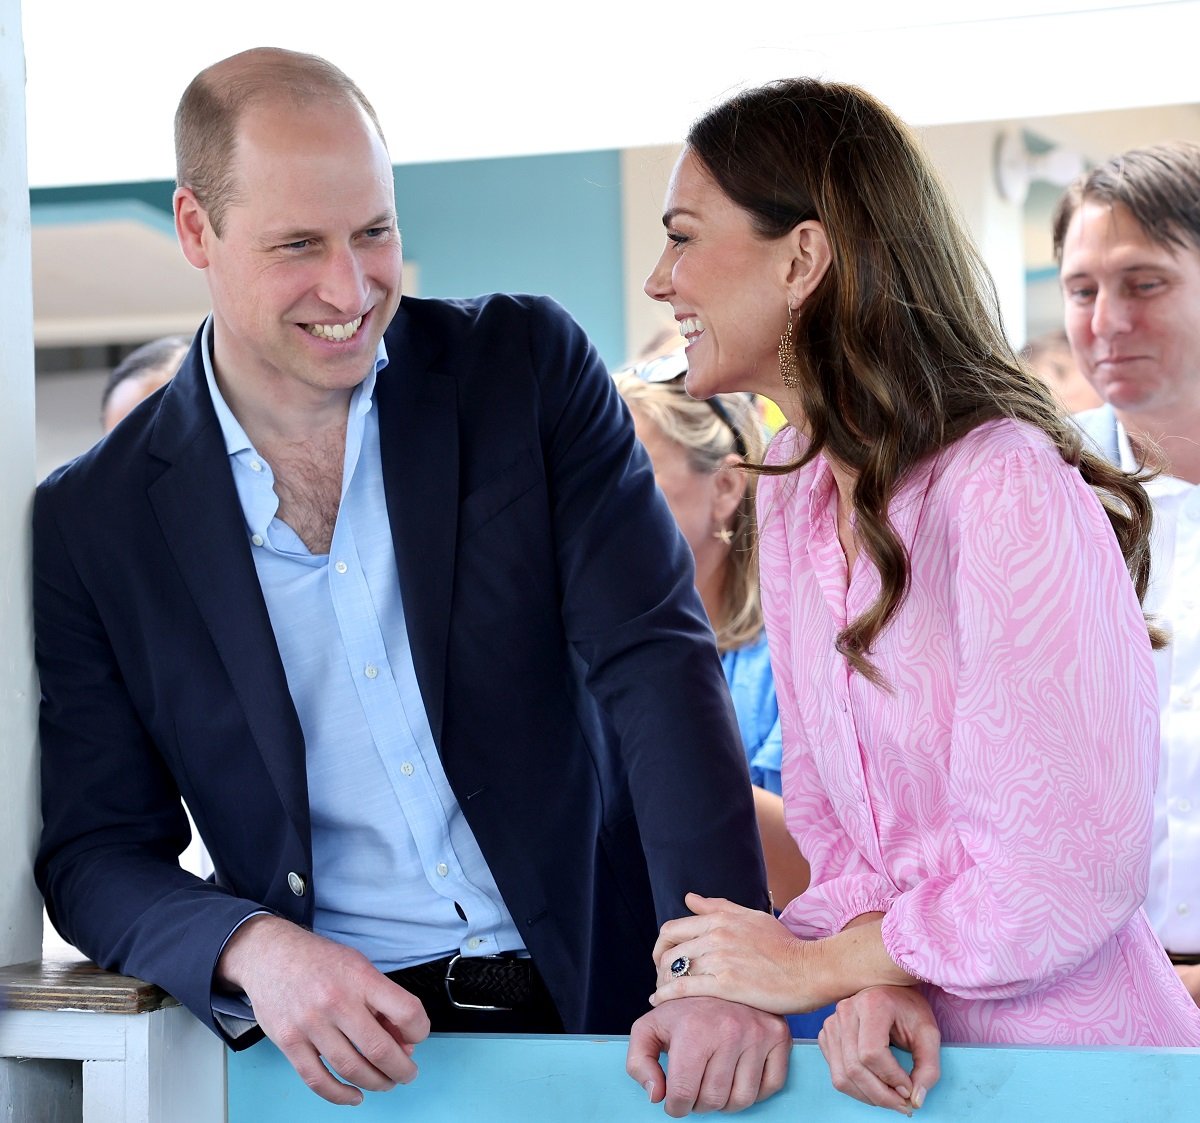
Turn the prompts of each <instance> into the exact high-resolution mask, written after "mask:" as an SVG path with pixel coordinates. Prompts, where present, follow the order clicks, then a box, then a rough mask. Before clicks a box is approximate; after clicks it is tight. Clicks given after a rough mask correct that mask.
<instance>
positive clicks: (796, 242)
mask: <svg viewBox="0 0 1200 1123" xmlns="http://www.w3.org/2000/svg"><path fill="white" fill-rule="evenodd" d="M784 238H785V239H786V246H787V249H788V251H789V259H788V262H787V279H786V284H787V288H788V299H789V301H790V303H791V306H792V307H793V308H799V307H800V305H801V304H802V303H803V302H804V301H805V300H806V299H807V298H808V296H809V295H810V294H811V293H812V292H813V290H814V289H816V287H817V285H818V284H820V283H821V278H822V277H824V276H825V274H826V272H828V270H829V266H830V264H831V263H832V261H833V252H832V250H831V249H830V246H829V238H828V237H827V236H826V234H825V227H824V226H822V225H821V223H819V222H818V221H817V220H816V219H807V220H806V221H804V222H801V223H798V224H797V225H796V226H794V227H792V229H791V231H790V232H789V233H787V234H785V235H784Z"/></svg>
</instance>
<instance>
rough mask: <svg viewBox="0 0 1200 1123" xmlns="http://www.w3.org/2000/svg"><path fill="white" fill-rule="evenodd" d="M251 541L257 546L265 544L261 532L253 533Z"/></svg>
mask: <svg viewBox="0 0 1200 1123" xmlns="http://www.w3.org/2000/svg"><path fill="white" fill-rule="evenodd" d="M250 541H251V542H253V543H254V544H255V545H256V546H261V545H262V544H263V536H262V535H261V534H252V535H251V536H250Z"/></svg>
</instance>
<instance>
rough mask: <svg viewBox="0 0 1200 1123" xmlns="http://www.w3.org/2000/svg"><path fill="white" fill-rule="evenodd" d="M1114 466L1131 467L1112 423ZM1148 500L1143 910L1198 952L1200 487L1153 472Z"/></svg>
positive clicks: (1165, 934)
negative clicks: (1152, 747)
mask: <svg viewBox="0 0 1200 1123" xmlns="http://www.w3.org/2000/svg"><path fill="white" fill-rule="evenodd" d="M1117 447H1118V450H1119V452H1120V457H1121V467H1122V468H1123V469H1124V470H1125V471H1127V472H1131V471H1134V470H1136V469H1137V468H1138V467H1139V464H1138V459H1137V456H1136V454H1135V453H1134V451H1133V448H1132V446H1131V445H1130V442H1129V436H1128V434H1127V433H1126V432H1125V427H1124V426H1123V425H1121V424H1120V422H1119V421H1118V423H1117ZM1146 491H1147V492H1148V494H1149V495H1150V498H1151V500H1152V501H1153V503H1154V530H1153V534H1152V536H1151V541H1150V549H1151V561H1150V588H1149V590H1148V591H1147V593H1146V601H1145V608H1146V611H1147V612H1150V613H1153V614H1154V616H1155V617H1156V618H1157V620H1158V622H1159V623H1160V624H1162V625H1163V626H1164V627H1166V628H1167V630H1168V631H1169V633H1170V637H1171V642H1170V643H1169V644H1168V645H1167V646H1166V648H1164V649H1163V650H1162V651H1156V652H1155V653H1154V659H1155V668H1156V670H1157V672H1158V696H1159V712H1160V715H1161V735H1162V755H1161V758H1160V763H1159V780H1158V790H1157V791H1156V793H1155V797H1154V799H1155V802H1154V842H1153V850H1152V854H1151V859H1150V891H1149V893H1148V895H1147V897H1146V906H1145V907H1146V913H1147V915H1148V916H1149V917H1150V923H1151V924H1152V925H1153V926H1154V930H1155V932H1157V933H1158V937H1159V939H1160V940H1162V942H1163V946H1164V947H1165V948H1167V949H1168V950H1169V951H1173V952H1181V953H1186V952H1192V953H1195V952H1200V486H1197V485H1195V484H1189V483H1187V482H1186V481H1185V480H1181V479H1178V478H1176V477H1175V476H1168V475H1165V474H1164V475H1161V476H1158V477H1157V478H1156V479H1154V480H1151V481H1150V483H1149V484H1147V485H1146Z"/></svg>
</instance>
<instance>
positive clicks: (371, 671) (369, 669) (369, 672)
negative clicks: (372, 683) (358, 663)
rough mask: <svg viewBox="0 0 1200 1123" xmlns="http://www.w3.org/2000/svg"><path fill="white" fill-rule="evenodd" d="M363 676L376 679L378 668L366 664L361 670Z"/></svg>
mask: <svg viewBox="0 0 1200 1123" xmlns="http://www.w3.org/2000/svg"><path fill="white" fill-rule="evenodd" d="M363 674H364V675H366V676H367V678H377V677H378V676H379V668H378V667H377V666H375V664H374V663H368V664H367V665H366V667H365V668H364V669H363Z"/></svg>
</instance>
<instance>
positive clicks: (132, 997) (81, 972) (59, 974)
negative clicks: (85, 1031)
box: [0, 959, 178, 1014]
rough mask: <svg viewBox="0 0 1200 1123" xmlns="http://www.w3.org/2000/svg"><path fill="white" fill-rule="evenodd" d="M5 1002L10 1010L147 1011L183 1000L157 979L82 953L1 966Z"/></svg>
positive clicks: (0, 982)
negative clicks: (120, 970)
mask: <svg viewBox="0 0 1200 1123" xmlns="http://www.w3.org/2000/svg"><path fill="white" fill-rule="evenodd" d="M0 1005H3V1006H4V1007H5V1008H7V1009H9V1010H88V1011H94V1012H96V1013H102V1014H144V1013H147V1012H148V1011H150V1010H161V1009H163V1008H164V1007H166V1006H176V1005H178V1003H177V1002H176V1001H175V999H173V998H172V997H171V996H170V995H169V994H167V992H166V991H165V990H163V989H161V988H160V987H156V986H155V985H154V984H153V983H147V982H144V981H143V980H141V979H135V978H133V977H132V976H130V975H115V974H113V973H112V972H111V971H104V970H101V968H99V967H97V966H96V965H95V964H94V963H89V962H88V961H87V960H83V959H80V960H35V961H34V962H32V963H18V964H15V965H13V966H10V967H0Z"/></svg>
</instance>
